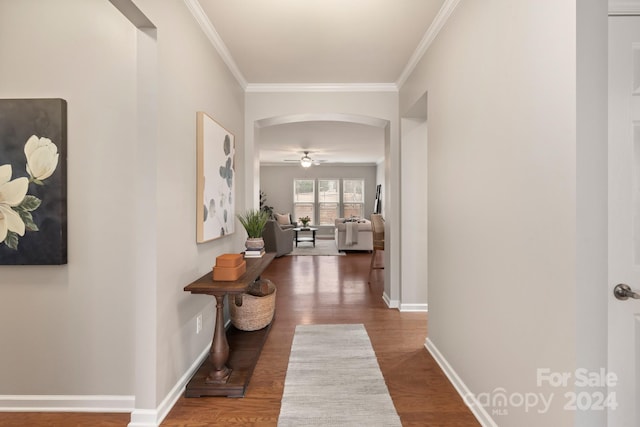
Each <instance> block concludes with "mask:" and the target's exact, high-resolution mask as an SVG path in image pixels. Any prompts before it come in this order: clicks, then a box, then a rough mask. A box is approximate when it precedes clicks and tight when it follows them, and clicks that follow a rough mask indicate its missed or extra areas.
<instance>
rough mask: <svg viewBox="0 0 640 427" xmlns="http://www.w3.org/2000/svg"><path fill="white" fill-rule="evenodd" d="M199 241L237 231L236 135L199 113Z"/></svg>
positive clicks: (197, 136) (197, 237) (197, 123)
mask: <svg viewBox="0 0 640 427" xmlns="http://www.w3.org/2000/svg"><path fill="white" fill-rule="evenodd" d="M196 140H197V150H196V152H197V165H196V173H197V189H196V191H197V205H196V212H197V214H196V221H197V227H196V234H197V236H196V241H197V242H198V243H202V242H207V241H209V240H213V239H217V238H219V237H222V236H226V235H228V234H231V233H233V232H234V224H235V209H234V206H235V200H234V197H235V195H234V181H235V164H234V157H235V137H234V135H233V134H232V133H231V132H229V131H228V130H226V129H225V128H224V127H222V126H220V124H218V123H217V122H216V121H215V120H213V119H212V118H211V117H210V116H209V115H207V114H206V113H203V112H201V111H198V112H197V114H196Z"/></svg>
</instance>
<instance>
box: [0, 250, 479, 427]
mask: <svg viewBox="0 0 640 427" xmlns="http://www.w3.org/2000/svg"><path fill="white" fill-rule="evenodd" d="M370 257H371V255H370V254H367V253H353V254H349V255H347V256H336V257H333V256H317V257H312V256H285V257H282V258H277V259H275V260H274V261H273V263H272V264H271V266H269V268H268V269H267V270H266V271H265V273H264V274H263V276H262V277H264V278H268V279H271V280H272V281H273V282H274V283H275V284H276V285H277V286H278V291H277V292H278V294H277V299H276V301H277V302H276V317H275V319H274V323H273V325H272V328H271V331H270V333H269V337H268V338H267V342H266V344H265V346H264V348H263V350H262V354H261V356H260V360H259V362H258V365H257V366H256V368H255V372H254V374H253V377H252V379H251V382H250V384H249V387H248V389H247V393H246V395H245V397H244V398H226V397H204V398H185V397H182V398H180V399H179V400H178V402H177V404H176V405H175V406H174V408H173V409H172V410H171V412H170V413H169V415H168V416H167V418H166V419H165V420H164V422H163V423H162V426H172V427H174V426H189V427H199V426H202V427H204V426H275V425H276V424H277V420H278V413H279V411H280V399H281V397H282V392H283V388H284V379H285V374H286V371H287V364H288V359H289V351H290V349H291V343H292V340H293V333H294V329H295V326H296V325H297V324H328V323H362V324H364V325H365V327H366V329H367V332H368V334H369V337H370V338H371V344H372V345H373V348H374V350H375V353H376V356H377V357H378V363H379V364H380V368H381V370H382V373H383V375H384V378H385V380H386V382H387V386H388V388H389V392H390V394H391V397H392V399H393V402H394V404H395V407H396V410H397V411H398V414H399V415H400V418H401V420H402V425H403V426H405V427H407V426H443V427H446V426H465V427H466V426H478V425H480V424H479V423H478V422H477V421H476V420H475V418H474V417H473V415H472V414H471V412H470V411H469V410H468V408H467V407H466V406H465V404H464V403H463V401H462V399H461V398H460V397H459V396H458V394H457V393H456V391H455V390H454V388H453V386H451V384H450V383H449V382H448V380H447V378H446V377H445V375H444V374H443V373H442V371H441V370H440V368H439V367H438V365H437V363H436V362H435V361H434V360H433V358H432V357H431V355H430V354H429V353H428V352H427V350H426V349H425V348H424V340H425V337H426V334H427V314H426V313H401V312H399V311H398V310H395V309H389V308H387V307H386V305H385V304H384V302H383V301H382V277H383V274H384V273H383V270H375V271H374V273H373V276H372V283H371V284H368V283H367V278H368V275H369V261H370V259H371V258H370ZM203 298H204V296H203ZM128 421H129V415H128V414H54V413H37V414H33V413H21V414H7V413H0V426H109V427H110V426H126V425H127V423H128Z"/></svg>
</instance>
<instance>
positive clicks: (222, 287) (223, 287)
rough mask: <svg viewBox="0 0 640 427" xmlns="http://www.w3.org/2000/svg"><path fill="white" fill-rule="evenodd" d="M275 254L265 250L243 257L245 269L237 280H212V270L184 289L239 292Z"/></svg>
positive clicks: (196, 292) (226, 292)
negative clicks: (255, 255) (258, 253)
mask: <svg viewBox="0 0 640 427" xmlns="http://www.w3.org/2000/svg"><path fill="white" fill-rule="evenodd" d="M275 256H276V254H275V252H267V253H265V254H264V255H263V256H262V257H260V258H245V261H247V271H246V272H245V273H244V274H243V275H242V276H240V277H239V278H238V280H234V281H223V280H213V272H209V273H207V274H205V275H204V276H202V277H200V278H199V279H197V280H195V281H193V282H191V283H190V284H188V285H187V286H185V287H184V290H185V291H187V292H191V293H192V294H209V295H216V294H240V293H242V292H244V291H245V290H246V289H247V287H248V286H249V285H250V284H251V283H253V282H254V281H255V280H256V279H257V278H258V277H259V276H260V274H262V272H263V271H264V270H265V269H266V268H267V267H268V266H269V264H270V263H271V261H273V259H274V258H275Z"/></svg>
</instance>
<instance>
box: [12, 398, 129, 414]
mask: <svg viewBox="0 0 640 427" xmlns="http://www.w3.org/2000/svg"><path fill="white" fill-rule="evenodd" d="M134 404H135V396H127V395H122V396H121V395H96V396H91V395H78V396H73V395H71V396H70V395H0V412H131V411H132V410H133V408H134Z"/></svg>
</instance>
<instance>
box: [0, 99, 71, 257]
mask: <svg viewBox="0 0 640 427" xmlns="http://www.w3.org/2000/svg"><path fill="white" fill-rule="evenodd" d="M66 159H67V102H66V101H65V100H64V99H0V264H2V265H51V264H55V265H59V264H66V263H67V161H66Z"/></svg>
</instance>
